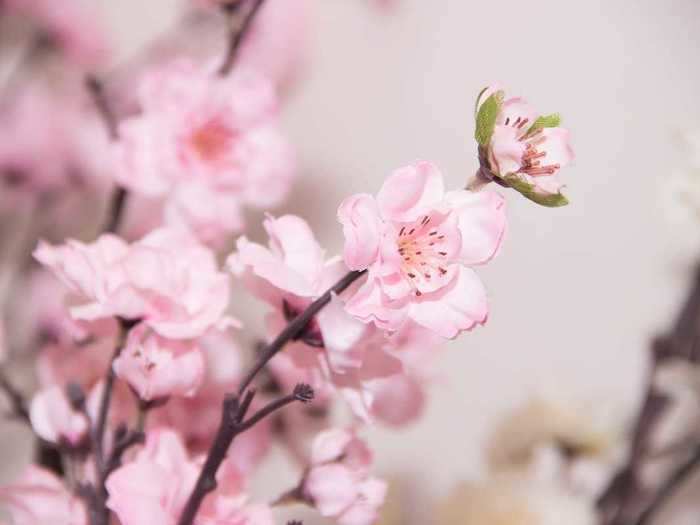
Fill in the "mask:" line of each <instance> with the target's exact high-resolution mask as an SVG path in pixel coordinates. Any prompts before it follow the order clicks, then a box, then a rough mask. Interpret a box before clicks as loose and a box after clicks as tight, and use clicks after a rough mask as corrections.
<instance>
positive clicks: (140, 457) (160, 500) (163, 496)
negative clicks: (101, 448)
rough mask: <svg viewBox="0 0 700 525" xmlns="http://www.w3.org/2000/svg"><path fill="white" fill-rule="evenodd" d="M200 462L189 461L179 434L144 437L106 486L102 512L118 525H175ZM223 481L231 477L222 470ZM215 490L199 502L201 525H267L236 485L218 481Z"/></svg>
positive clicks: (265, 512) (264, 513) (267, 518)
mask: <svg viewBox="0 0 700 525" xmlns="http://www.w3.org/2000/svg"><path fill="white" fill-rule="evenodd" d="M200 469H201V462H200V461H199V460H193V459H191V458H190V457H189V456H188V454H187V450H186V449H185V447H184V444H183V443H182V441H181V439H180V437H179V436H178V434H176V433H175V432H173V431H171V430H167V429H161V430H155V431H152V432H150V433H149V435H148V438H147V441H146V444H145V446H144V448H143V450H141V451H140V452H139V453H138V454H137V456H136V457H135V458H134V460H133V461H132V462H130V463H127V464H126V465H124V466H123V467H121V468H120V469H118V470H117V471H116V472H114V473H113V474H112V475H111V476H110V477H109V478H108V480H107V484H106V486H107V491H108V493H109V499H108V501H107V506H108V507H109V508H110V509H111V510H112V511H114V512H115V513H116V515H117V517H118V518H119V520H120V523H121V524H122V525H151V524H154V523H157V524H159V525H174V524H175V523H177V520H178V518H179V517H180V513H181V512H182V509H183V507H184V505H185V503H186V501H187V498H188V496H189V494H190V492H191V490H192V487H193V486H194V483H195V481H196V479H197V476H198V474H199V471H200ZM222 474H223V475H233V476H235V473H232V472H231V471H228V470H224V471H223V472H222ZM218 481H219V490H217V491H216V492H214V493H212V494H211V495H210V496H209V497H207V499H206V500H205V501H204V504H203V506H202V508H201V510H200V512H199V514H198V518H197V523H198V524H202V525H217V524H226V525H228V524H230V525H244V524H245V525H271V524H272V523H273V522H272V516H271V513H270V510H269V509H268V508H267V507H265V506H262V505H254V504H249V503H248V501H247V497H246V495H245V494H244V493H241V492H239V489H240V480H236V479H234V480H231V479H226V478H225V477H222V476H221V475H220V476H219V480H218Z"/></svg>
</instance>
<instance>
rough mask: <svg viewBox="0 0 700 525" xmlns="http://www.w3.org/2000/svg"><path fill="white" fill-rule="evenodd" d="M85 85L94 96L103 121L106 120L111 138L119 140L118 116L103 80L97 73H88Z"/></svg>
mask: <svg viewBox="0 0 700 525" xmlns="http://www.w3.org/2000/svg"><path fill="white" fill-rule="evenodd" d="M85 87H87V90H88V92H89V93H90V96H91V97H92V101H93V102H94V104H95V107H96V108H97V111H98V112H99V114H100V117H102V122H104V125H105V129H106V130H107V135H108V136H109V138H110V139H111V140H117V139H118V138H119V127H118V125H117V117H116V116H115V115H114V112H113V111H112V108H111V107H110V105H109V102H108V101H107V97H106V95H105V90H104V85H103V84H102V81H101V80H100V79H98V78H97V77H96V76H95V75H88V76H87V77H85Z"/></svg>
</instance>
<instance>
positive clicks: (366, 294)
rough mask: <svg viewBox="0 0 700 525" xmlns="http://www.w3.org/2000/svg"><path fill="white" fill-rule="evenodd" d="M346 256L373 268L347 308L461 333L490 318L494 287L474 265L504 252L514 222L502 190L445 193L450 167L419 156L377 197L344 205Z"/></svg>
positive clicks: (392, 322)
mask: <svg viewBox="0 0 700 525" xmlns="http://www.w3.org/2000/svg"><path fill="white" fill-rule="evenodd" d="M338 218H339V220H340V222H341V224H342V225H343V232H344V234H345V250H344V258H345V262H346V264H347V265H348V267H350V268H351V269H353V270H368V277H367V281H366V282H365V284H364V285H363V286H362V287H361V288H360V289H359V290H358V291H357V292H356V293H355V294H354V295H353V296H352V297H351V298H350V299H348V302H347V305H346V309H347V311H348V312H350V313H351V314H352V315H354V316H355V317H357V318H358V319H360V320H362V321H363V322H373V323H375V324H376V325H377V326H379V327H380V328H383V329H387V330H392V331H395V330H397V329H398V328H399V327H400V326H401V325H402V324H404V323H406V322H407V321H408V320H412V321H414V322H416V323H417V324H419V325H421V326H424V327H425V328H428V329H430V330H433V331H434V332H436V333H437V334H439V335H441V336H443V337H446V338H453V337H455V336H457V334H459V333H460V332H462V331H464V330H471V329H473V328H474V327H475V326H477V325H480V324H484V323H485V322H486V320H487V317H488V304H487V300H486V292H485V290H484V288H483V285H482V284H481V281H480V280H479V278H478V277H477V276H476V274H475V273H474V271H473V270H472V269H471V268H470V266H474V265H479V264H484V263H486V262H488V261H489V260H491V259H492V258H493V257H494V256H495V255H496V254H497V252H498V249H499V247H500V244H501V241H502V238H503V234H504V231H505V227H506V220H505V204H504V200H503V198H502V197H501V196H500V195H499V194H498V193H494V192H489V191H487V192H478V193H474V192H470V191H467V190H458V191H451V192H445V190H444V183H443V178H442V174H441V173H440V172H439V171H438V169H437V168H436V167H435V166H434V165H432V164H430V163H428V162H419V163H417V164H414V165H411V166H407V167H405V168H402V169H399V170H397V171H396V172H394V173H393V174H392V175H391V176H390V177H389V178H388V179H387V180H386V181H385V183H384V185H383V186H382V188H381V189H380V191H379V193H378V195H377V197H376V198H375V197H372V196H371V195H367V194H358V195H353V196H351V197H349V198H347V199H346V200H345V201H343V203H342V204H341V205H340V208H339V210H338Z"/></svg>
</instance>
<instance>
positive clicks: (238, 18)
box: [219, 0, 265, 77]
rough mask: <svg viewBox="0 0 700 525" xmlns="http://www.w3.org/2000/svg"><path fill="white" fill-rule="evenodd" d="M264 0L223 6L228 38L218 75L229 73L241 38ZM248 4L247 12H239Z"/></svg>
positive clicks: (235, 0) (238, 0)
mask: <svg viewBox="0 0 700 525" xmlns="http://www.w3.org/2000/svg"><path fill="white" fill-rule="evenodd" d="M264 1H265V0H251V1H250V2H245V1H244V0H234V1H231V2H228V3H226V4H224V6H223V8H224V10H225V11H226V14H227V15H228V18H229V24H230V25H231V27H230V32H229V36H228V49H227V51H226V57H225V58H224V61H223V63H222V64H221V67H220V68H219V75H221V76H222V77H225V76H226V75H228V74H229V73H230V72H231V69H232V68H233V64H234V63H235V61H236V55H237V53H238V49H239V48H240V46H241V43H242V42H243V38H244V37H245V35H246V34H247V33H248V30H249V29H250V26H251V24H252V22H253V19H254V18H255V15H256V14H257V13H258V11H260V8H261V7H262V5H263V3H264ZM247 3H249V4H250V7H249V8H248V10H247V11H244V12H243V13H242V12H241V9H242V7H243V4H247Z"/></svg>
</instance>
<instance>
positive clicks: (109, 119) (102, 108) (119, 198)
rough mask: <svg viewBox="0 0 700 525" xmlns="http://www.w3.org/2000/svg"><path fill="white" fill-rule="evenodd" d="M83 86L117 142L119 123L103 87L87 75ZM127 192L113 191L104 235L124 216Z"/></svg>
mask: <svg viewBox="0 0 700 525" xmlns="http://www.w3.org/2000/svg"><path fill="white" fill-rule="evenodd" d="M85 86H86V87H87V90H88V93H90V96H91V97H92V100H93V103H94V104H95V108H96V109H97V112H98V113H99V114H100V117H101V118H102V122H103V123H104V126H105V129H106V130H107V135H108V136H109V138H110V140H113V141H116V140H119V122H118V120H117V117H116V115H115V114H114V112H113V111H112V108H111V106H110V105H109V101H108V100H107V97H106V95H105V90H104V85H103V84H102V82H101V81H100V80H99V79H98V78H97V77H96V76H95V75H88V76H87V77H86V78H85ZM127 196H128V192H127V191H126V189H125V188H123V187H121V186H117V187H116V188H115V189H114V192H113V194H112V197H111V200H110V203H109V211H108V213H107V224H106V225H105V227H104V231H105V232H106V233H115V232H116V231H117V229H118V228H119V224H120V223H121V219H122V215H124V207H125V205H126V198H127Z"/></svg>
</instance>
